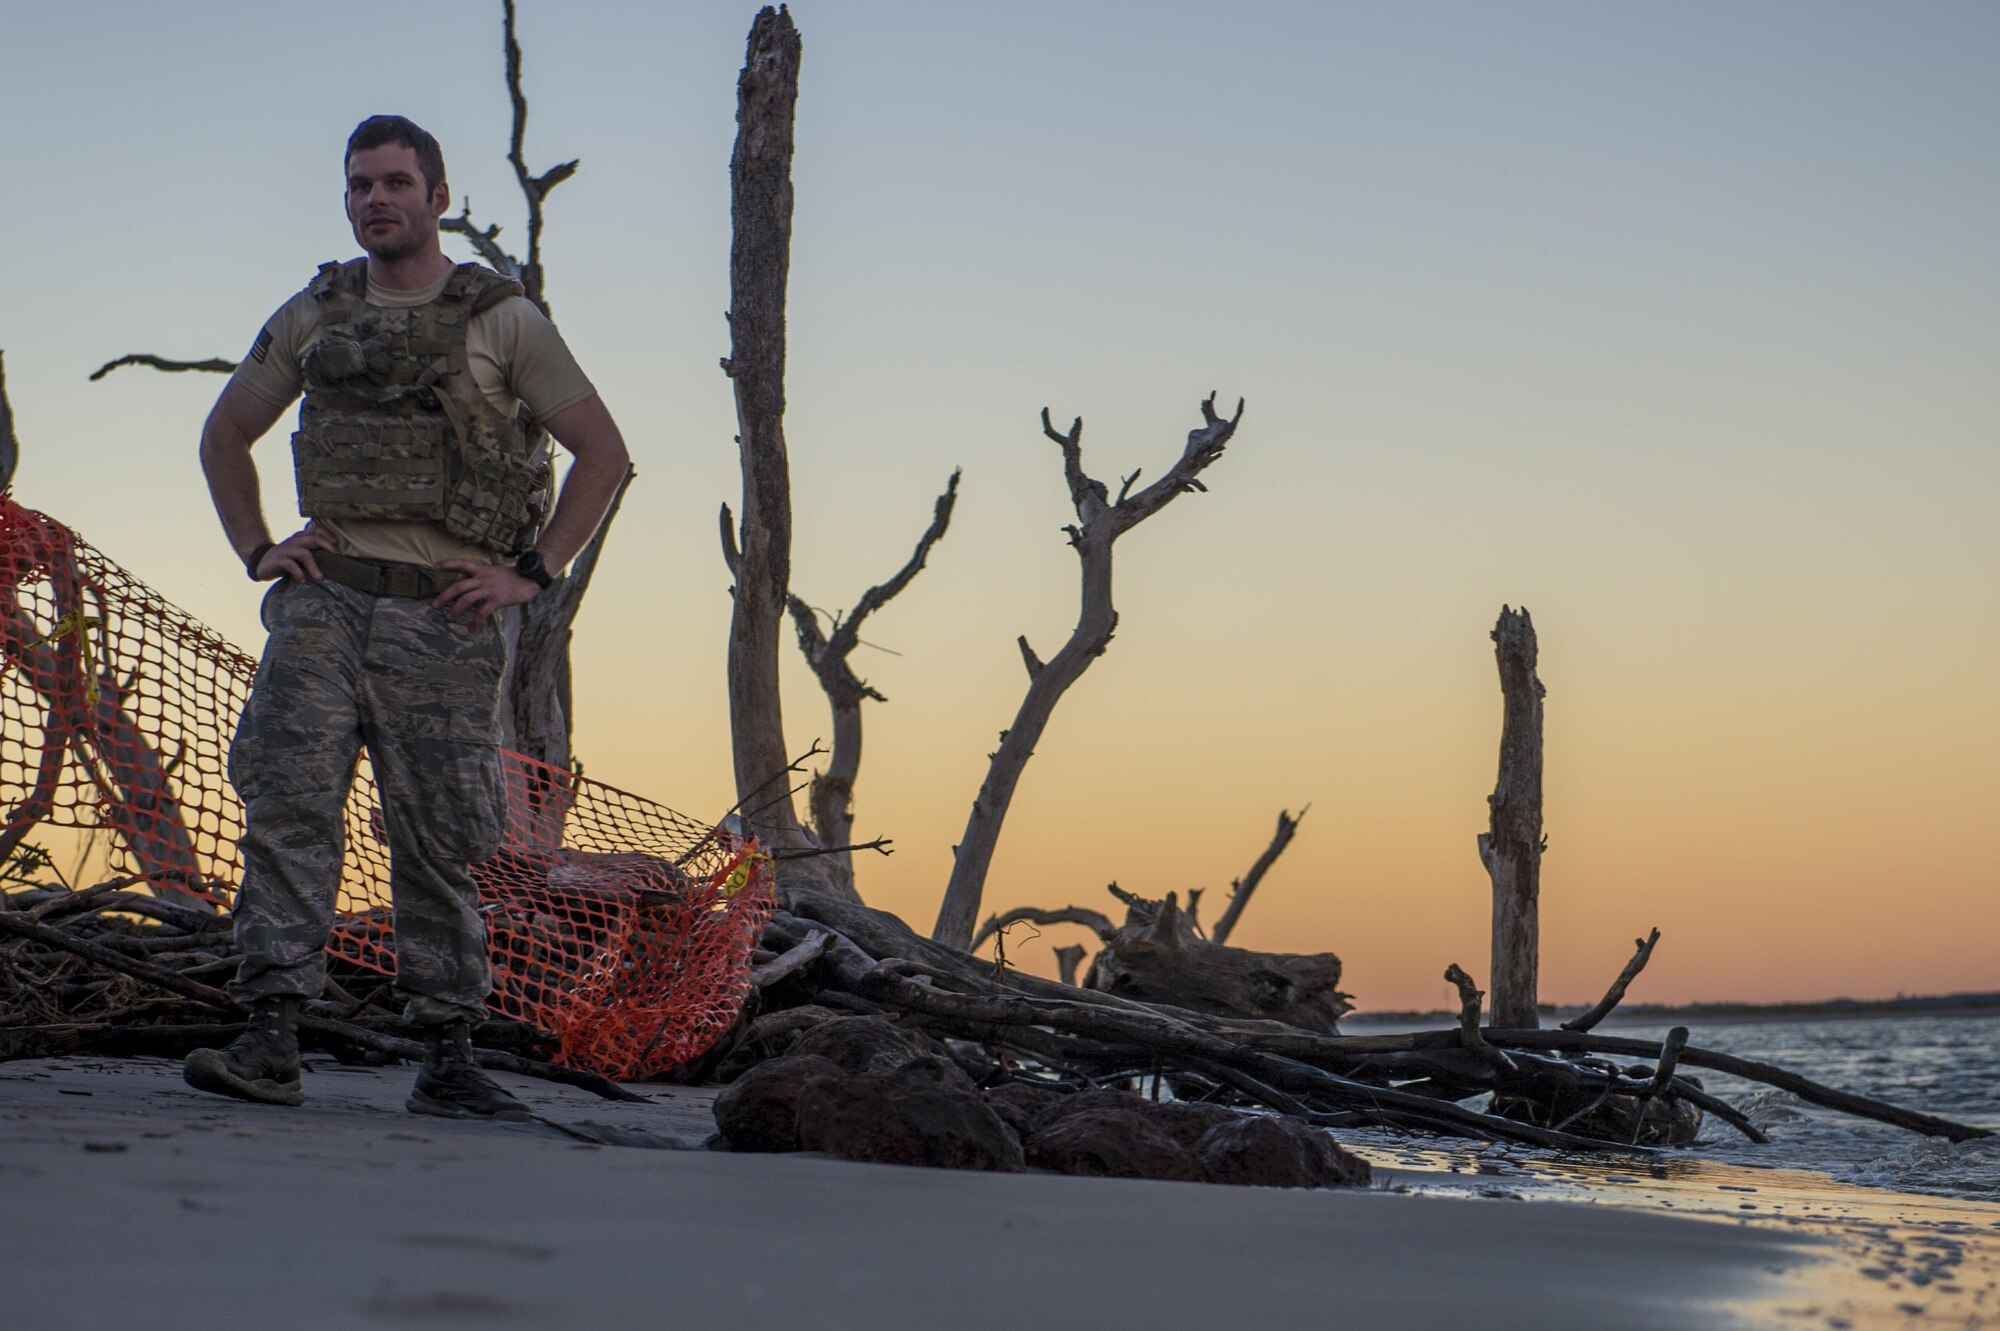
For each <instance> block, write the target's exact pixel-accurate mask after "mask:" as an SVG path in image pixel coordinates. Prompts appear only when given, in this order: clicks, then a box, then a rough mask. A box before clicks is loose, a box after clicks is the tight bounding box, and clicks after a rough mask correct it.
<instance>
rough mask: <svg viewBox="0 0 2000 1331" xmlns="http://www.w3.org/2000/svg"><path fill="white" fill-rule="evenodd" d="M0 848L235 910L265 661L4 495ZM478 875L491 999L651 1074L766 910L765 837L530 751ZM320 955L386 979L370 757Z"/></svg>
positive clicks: (563, 1055)
mask: <svg viewBox="0 0 2000 1331" xmlns="http://www.w3.org/2000/svg"><path fill="white" fill-rule="evenodd" d="M0 593H4V594H5V599H4V600H0V799H4V801H5V809H6V823H5V827H4V830H0V861H4V860H5V859H6V857H7V856H9V855H11V854H12V853H13V851H14V850H15V849H16V848H17V847H18V846H19V845H20V843H21V841H22V839H23V838H24V837H25V836H26V835H27V834H28V833H29V832H30V831H32V830H33V829H34V828H35V827H36V826H37V825H38V824H45V825H49V826H56V827H70V828H82V829H89V830H97V831H104V832H109V833H113V834H114V835H113V836H112V838H111V845H112V869H113V872H114V873H118V874H121V875H127V876H130V877H132V878H134V879H138V880H141V881H143V882H144V883H146V884H147V885H149V886H150V887H151V888H152V889H153V890H154V891H156V892H160V893H163V894H168V895H174V896H178V897H180V898H181V899H183V900H200V901H203V902H206V903H208V904H210V905H213V906H218V907H224V906H227V905H228V904H229V903H230V902H231V900H232V899H233V897H234V893H235V888H236V879H237V872H238V864H237V858H236V842H237V838H238V837H239V836H240V835H241V834H242V831H243V806H242V804H241V803H240V802H239V801H238V800H237V798H236V793H235V791H234V790H232V789H231V788H230V785H229V782H228V780H227V777H226V755H227V752H228V746H229V737H230V736H231V735H232V734H234V733H235V729H236V718H237V716H238V714H239V713H240V712H241V710H242V707H243V703H244V700H245V699H246V698H247V697H248V696H249V693H250V681H251V678H252V676H253V675H254V674H255V672H256V666H257V663H256V662H255V661H254V660H253V659H252V658H250V657H249V656H246V655H245V654H244V653H243V652H241V651H239V650H237V649H236V648H235V647H233V646H231V645H230V644H229V643H228V642H227V641H225V640H224V639H223V638H221V637H220V636H219V635H217V634H216V633H214V632H213V631H211V630H210V629H208V628H206V627H205V626H203V625H202V624H200V623H199V622H197V621H196V620H194V619H193V618H192V617H190V616H188V615H187V614H185V613H183V612H182V611H180V610H178V609H176V608H175V607H174V606H172V605H170V604H168V603H167V602H166V601H165V600H164V599H162V598H161V597H160V596H159V595H158V594H157V593H156V592H154V591H153V590H152V589H151V588H149V587H147V586H146V585H145V584H144V583H142V582H140V581H139V580H138V579H136V578H134V577H133V576H132V575H131V574H129V573H127V572H126V571H125V570H124V569H122V568H120V567H119V566H118V565H117V564H114V563H113V562H111V561H110V560H109V559H107V558H105V557H104V556H103V555H102V554H100V553H99V552H98V551H96V550H95V549H93V548H91V546H90V545H89V544H87V543H86V542H85V541H83V540H82V539H81V538H79V537H78V536H77V535H76V534H75V533H74V532H72V531H70V530H69V529H68V528H67V527H65V526H63V525H62V524H61V523H59V522H56V521H55V520H54V519H52V518H48V517H46V516H44V515H42V514H40V513H37V512H35V511H33V510H32V509H27V508H23V507H21V506H20V505H19V504H17V503H15V502H14V500H13V499H12V498H11V497H0ZM505 767H506V773H507V786H508V827H507V833H506V837H505V840H504V841H503V843H502V845H501V849H500V853H499V854H497V855H496V856H494V857H493V858H492V859H490V860H488V861H487V862H486V863H484V864H482V865H479V866H477V867H476V868H475V869H474V870H473V876H474V878H475V879H476V880H477V881H478V884H479V899H480V908H481V911H482V913H483V914H484V915H485V917H486V921H487V933H488V942H489V946H490V950H491V953H492V961H493V997H492V999H491V1000H490V1004H489V1005H490V1006H491V1008H492V1009H493V1010H494V1011H495V1012H497V1013H500V1014H501V1015H503V1016H507V1017H511V1018H514V1019H515V1020H518V1021H523V1022H526V1023H528V1024H530V1025H532V1026H534V1027H536V1028H538V1029H540V1030H541V1031H543V1032H545V1033H547V1034H548V1035H550V1036H553V1037H554V1038H555V1039H556V1040H557V1041H558V1043H559V1053H558V1055H557V1058H558V1061H561V1062H564V1063H568V1064H571V1065H573V1066H577V1067H586V1068H590V1069H592V1070H594V1071H598V1072H602V1073H604V1074H606V1075H608V1076H612V1077H619V1078H627V1079H630V1078H638V1077H646V1076H652V1075H657V1074H659V1073H662V1072H665V1071H666V1070H668V1069H670V1068H672V1067H674V1066H676V1065H677V1064H680V1063H683V1062H685V1061H686V1060H688V1059H690V1058H692V1057H694V1056H695V1055H696V1054H699V1053H701V1052H702V1051H703V1050H705V1049H707V1048H708V1047H709V1046H710V1045H711V1044H713V1043H714V1042H715V1040H716V1039H717V1038H718V1037H719V1036H720V1035H721V1034H722V1033H723V1031H725V1030H727V1029H728V1027H729V1025H730V1023H731V1022H733V1021H734V1020H735V1019H736V1015H737V1013H738V1012H739V1011H740V1010H741V1008H742V1004H743V1000H744V997H745V996H746V994H747V993H748V991H749V978H748V972H749V964H750V954H751V952H752V950H753V949H754V948H755V947H756V944H757V939H758V937H759V936H760V935H761V934H762V932H763V928H764V924H765V922H766V921H767V920H768V919H769V918H770V913H771V909H772V895H771V872H770V860H769V859H768V858H767V857H765V856H764V855H762V854H760V853H758V852H757V850H756V847H755V845H754V843H751V842H748V841H746V840H742V839H739V838H737V837H736V836H734V835H732V834H730V833H728V832H726V831H724V830H722V829H720V828H711V827H708V826H706V825H704V824H702V823H700V822H698V821H696V820H694V819H692V818H688V817H684V816H683V815H681V814H678V813H675V812H673V811H672V810H670V809H666V808H663V807H661V806H660V805H657V804H654V803H652V802H650V801H648V800H643V799H640V798H638V797H637V796H634V795H628V794H626V793H624V792H623V791H619V790H615V789H613V788H611V787H609V786H605V785H602V784H600V783H598V782H595V781H588V780H585V779H584V778H582V777H579V776H575V775H573V774H571V773H569V772H565V771H563V770H561V769H559V768H554V767H550V766H548V765H546V764H544V763H539V762H536V761H535V760H534V759H531V758H527V757H523V756H522V755H520V754H514V753H509V754H507V755H506V763H505ZM347 842H348V844H347V851H348V853H347V860H346V866H345V869H344V872H343V877H342V881H341V895H340V916H339V918H338V920H337V921H336V923H335V926H334V930H333V935H332V937H331V939H330V940H329V941H328V943H327V951H328V953H329V954H330V955H332V956H335V957H340V958H343V959H345V960H347V961H349V962H352V963H353V964H355V965H357V966H361V967H364V968H366V969H368V970H371V971H375V972H378V973H380V974H382V975H394V974H395V969H396V962H395V952H394V932H393V925H392V922H391V918H390V910H389V848H388V840H387V837H386V835H385V834H384V832H383V830H382V821H381V813H380V811H379V808H378V806H377V801H376V799H375V787H374V781H373V779H372V777H371V775H370V773H369V769H368V760H367V758H366V757H365V756H364V757H363V758H362V760H361V768H360V771H359V772H358V773H357V775H356V779H355V783H354V790H353V793H352V795H351V796H350V797H349V800H348V805H347Z"/></svg>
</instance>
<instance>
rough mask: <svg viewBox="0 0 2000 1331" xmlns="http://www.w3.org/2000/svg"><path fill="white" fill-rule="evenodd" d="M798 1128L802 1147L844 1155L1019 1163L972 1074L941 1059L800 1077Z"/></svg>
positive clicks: (982, 1164) (958, 1165)
mask: <svg viewBox="0 0 2000 1331" xmlns="http://www.w3.org/2000/svg"><path fill="white" fill-rule="evenodd" d="M821 1029H822V1030H823V1029H825V1028H824V1027H822V1028H821ZM798 1133H799V1143H800V1145H802V1146H803V1147H804V1148H805V1149H806V1150H808V1151H825V1152H828V1153H829V1154H832V1155H838V1156H841V1157H843V1158H845V1159H848V1160H865V1161H872V1162H874V1163H877V1164H888V1165H929V1166H931V1167H933V1168H937V1169H985V1170H996V1171H1001V1172H1008V1173H1013V1172H1018V1171H1019V1170H1021V1169H1022V1168H1023V1167H1024V1166H1023V1161H1022V1156H1021V1143H1020V1141H1019V1140H1018V1139H1016V1137H1015V1136H1014V1134H1013V1133H1012V1132H1011V1131H1010V1130H1009V1129H1008V1127H1007V1125H1006V1124H1005V1123H1003V1122H1001V1121H1000V1116H999V1115H998V1114H997V1113H995V1112H994V1111H993V1108H992V1107H991V1106H990V1105H988V1104H987V1103H986V1100H985V1098H984V1097H982V1096H981V1095H980V1094H979V1090H978V1088H977V1087H975V1086H974V1085H973V1084H972V1082H971V1080H970V1079H969V1078H967V1077H966V1075H965V1074H964V1073H962V1072H960V1071H959V1070H958V1068H957V1066H956V1065H955V1064H953V1063H951V1062H950V1061H949V1060H947V1059H943V1058H934V1057H932V1058H918V1059H913V1060H911V1061H909V1062H907V1063H905V1064H904V1065H903V1066H902V1067H900V1068H897V1069H895V1070H894V1071H892V1072H880V1073H870V1074H867V1075H864V1076H859V1077H819V1078H815V1079H813V1080H811V1081H809V1082H807V1083H806V1084H805V1087H804V1089H803V1090H802V1091H801V1092H800V1094H799V1102H798Z"/></svg>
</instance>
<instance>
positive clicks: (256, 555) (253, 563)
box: [243, 541, 278, 582]
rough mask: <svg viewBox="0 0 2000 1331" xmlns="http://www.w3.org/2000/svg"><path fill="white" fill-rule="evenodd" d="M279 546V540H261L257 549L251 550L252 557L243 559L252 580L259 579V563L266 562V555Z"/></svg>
mask: <svg viewBox="0 0 2000 1331" xmlns="http://www.w3.org/2000/svg"><path fill="white" fill-rule="evenodd" d="M277 548H278V545H277V542H275V541H264V542H261V543H260V544H259V545H258V546H257V548H256V549H255V550H252V551H251V552H250V557H249V558H248V559H245V560H244V561H243V567H244V568H245V569H246V570H248V571H249V574H250V581H252V582H256V581H257V580H258V579H257V565H259V564H261V563H263V562H264V556H265V555H268V554H270V553H271V552H272V551H273V550H275V549H277Z"/></svg>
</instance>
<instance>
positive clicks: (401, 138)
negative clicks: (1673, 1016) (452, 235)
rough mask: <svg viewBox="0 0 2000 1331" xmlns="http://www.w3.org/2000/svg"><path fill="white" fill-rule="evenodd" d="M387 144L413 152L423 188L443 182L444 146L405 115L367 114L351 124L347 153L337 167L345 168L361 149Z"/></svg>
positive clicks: (344, 169) (432, 186)
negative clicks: (354, 123)
mask: <svg viewBox="0 0 2000 1331" xmlns="http://www.w3.org/2000/svg"><path fill="white" fill-rule="evenodd" d="M391 143H400V144H402V145H403V146H404V147H405V148H408V149H410V150H411V151H412V152H414V153H416V155H417V169H418V170H419V171H421V172H423V173H424V189H425V190H426V191H430V190H434V189H436V188H437V187H438V186H439V185H440V184H441V183H443V181H444V178H445V175H444V149H443V148H440V147H439V146H438V141H437V140H436V139H435V138H433V137H432V136H431V134H430V131H428V130H426V129H425V128H424V127H423V126H421V125H419V124H417V122H416V121H414V120H411V119H410V118H409V117H408V116H369V117H368V118H367V119H366V120H364V121H362V122H361V123H360V124H358V125H356V126H355V127H354V132H353V133H352V134H350V135H348V136H347V152H346V154H345V155H344V156H342V157H341V159H340V169H341V170H342V171H346V170H347V161H348V158H350V157H352V156H354V154H356V153H358V152H360V151H361V150H362V149H364V148H381V147H385V146H386V145H388V144H391Z"/></svg>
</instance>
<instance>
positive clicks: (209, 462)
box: [201, 420, 271, 559]
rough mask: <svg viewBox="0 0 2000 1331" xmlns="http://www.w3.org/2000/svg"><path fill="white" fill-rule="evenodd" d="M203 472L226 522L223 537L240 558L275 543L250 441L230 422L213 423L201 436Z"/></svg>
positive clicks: (224, 522)
mask: <svg viewBox="0 0 2000 1331" xmlns="http://www.w3.org/2000/svg"><path fill="white" fill-rule="evenodd" d="M201 470H202V474H203V475H204V476H206V477H207V478H208V493H209V497H210V498H211V499H213V500H214V501H215V513H216V516H217V517H219V518H221V519H222V531H223V534H224V535H225V536H227V537H228V538H229V544H230V546H231V547H233V548H234V549H235V551H236V557H237V558H238V559H248V558H249V557H250V552H251V551H252V550H254V549H256V548H257V547H258V546H259V545H261V544H263V543H264V542H265V541H268V540H270V539H271V529H270V526H269V524H267V523H266V522H265V521H264V503H263V491H262V490H261V489H260V488H259V485H258V480H257V464H256V462H254V461H253V460H252V459H251V457H250V441H249V440H248V439H245V438H244V437H243V433H242V431H241V430H238V429H235V428H233V427H232V426H230V425H229V424H228V423H226V422H219V421H215V420H211V421H209V423H208V424H207V426H205V427H204V428H203V429H202V432H201Z"/></svg>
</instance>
